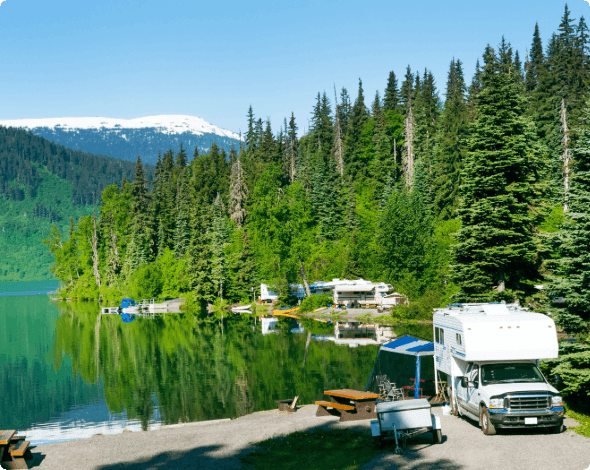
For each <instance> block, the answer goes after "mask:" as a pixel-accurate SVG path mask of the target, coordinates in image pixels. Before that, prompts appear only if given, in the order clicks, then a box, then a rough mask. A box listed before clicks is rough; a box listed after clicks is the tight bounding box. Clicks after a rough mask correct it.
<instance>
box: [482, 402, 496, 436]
mask: <svg viewBox="0 0 590 470" xmlns="http://www.w3.org/2000/svg"><path fill="white" fill-rule="evenodd" d="M481 430H482V431H483V433H484V434H485V435H486V436H493V435H494V434H496V427H495V426H494V425H493V424H492V421H491V420H490V413H489V411H488V409H487V408H483V407H482V408H481Z"/></svg>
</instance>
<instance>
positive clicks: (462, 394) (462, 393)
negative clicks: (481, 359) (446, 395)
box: [457, 363, 473, 409]
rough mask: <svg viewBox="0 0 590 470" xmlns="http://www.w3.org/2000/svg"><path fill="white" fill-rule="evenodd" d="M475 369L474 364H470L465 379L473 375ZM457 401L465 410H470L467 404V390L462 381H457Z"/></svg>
mask: <svg viewBox="0 0 590 470" xmlns="http://www.w3.org/2000/svg"><path fill="white" fill-rule="evenodd" d="M472 369H473V364H472V363H469V364H468V365H467V370H466V372H465V377H469V375H470V374H471V370H472ZM457 401H458V402H459V406H460V407H461V408H463V409H468V404H467V388H465V387H463V386H462V385H461V381H460V380H458V381H457Z"/></svg>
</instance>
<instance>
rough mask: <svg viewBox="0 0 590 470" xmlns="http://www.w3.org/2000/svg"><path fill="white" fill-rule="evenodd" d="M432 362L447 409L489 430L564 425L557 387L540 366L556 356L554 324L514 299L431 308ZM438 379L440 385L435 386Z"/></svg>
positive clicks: (557, 426)
mask: <svg viewBox="0 0 590 470" xmlns="http://www.w3.org/2000/svg"><path fill="white" fill-rule="evenodd" d="M433 325H434V355H435V357H434V359H435V360H434V367H435V377H436V378H437V380H438V377H439V376H440V375H441V374H439V373H437V372H436V371H438V372H441V373H442V379H443V380H445V382H446V386H447V393H448V397H449V401H450V404H451V410H452V413H453V414H455V415H457V414H460V415H464V416H467V417H468V418H471V419H473V420H476V421H478V422H479V425H480V426H481V428H482V430H483V432H484V434H486V435H490V434H495V432H496V429H500V428H518V427H545V428H550V429H551V430H552V431H554V432H561V430H562V429H563V415H564V408H563V405H562V398H561V395H560V394H559V392H558V391H557V390H556V389H555V388H554V387H552V386H551V385H550V384H549V383H548V382H547V380H546V379H545V377H544V376H543V374H542V373H541V371H540V370H539V367H538V365H539V360H540V359H554V358H556V357H557V351H558V344H557V332H556V329H555V323H554V322H553V320H552V319H551V318H550V317H548V316H547V315H543V314H540V313H533V312H529V311H528V310H527V309H525V308H522V307H520V306H519V305H517V304H505V303H481V304H451V305H449V306H448V307H446V308H442V309H435V311H434V314H433ZM441 385H443V386H444V385H445V384H441Z"/></svg>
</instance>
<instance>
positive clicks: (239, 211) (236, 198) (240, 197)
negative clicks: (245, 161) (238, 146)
mask: <svg viewBox="0 0 590 470" xmlns="http://www.w3.org/2000/svg"><path fill="white" fill-rule="evenodd" d="M230 178H231V181H230V186H229V198H230V204H229V212H230V219H231V220H233V221H234V222H235V223H236V225H237V226H238V227H241V226H242V224H243V223H244V221H245V220H246V213H247V212H246V199H247V197H248V187H247V186H246V175H245V174H244V169H243V167H242V162H241V161H240V157H239V156H238V158H237V159H236V161H235V162H233V164H232V169H231V177H230Z"/></svg>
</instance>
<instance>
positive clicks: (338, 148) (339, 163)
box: [334, 113, 344, 176]
mask: <svg viewBox="0 0 590 470" xmlns="http://www.w3.org/2000/svg"><path fill="white" fill-rule="evenodd" d="M334 158H335V160H336V171H337V172H338V173H340V176H344V149H343V146H342V128H341V127H340V118H339V117H338V113H336V123H335V124H334Z"/></svg>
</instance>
